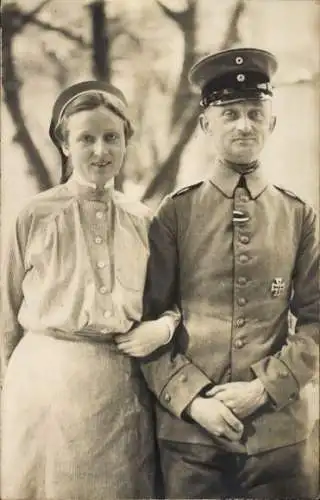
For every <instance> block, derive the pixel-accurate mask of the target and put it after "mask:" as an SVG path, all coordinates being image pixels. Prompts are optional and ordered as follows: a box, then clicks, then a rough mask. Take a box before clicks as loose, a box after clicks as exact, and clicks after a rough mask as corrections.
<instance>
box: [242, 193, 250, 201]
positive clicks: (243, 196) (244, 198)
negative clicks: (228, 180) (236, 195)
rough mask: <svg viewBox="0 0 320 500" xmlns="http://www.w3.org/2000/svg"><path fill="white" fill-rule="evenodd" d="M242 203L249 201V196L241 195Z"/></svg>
mask: <svg viewBox="0 0 320 500" xmlns="http://www.w3.org/2000/svg"><path fill="white" fill-rule="evenodd" d="M240 201H243V202H247V201H249V196H247V195H246V194H243V195H241V196H240Z"/></svg>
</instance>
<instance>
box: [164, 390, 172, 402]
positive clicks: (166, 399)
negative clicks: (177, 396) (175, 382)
mask: <svg viewBox="0 0 320 500" xmlns="http://www.w3.org/2000/svg"><path fill="white" fill-rule="evenodd" d="M163 399H164V400H165V402H166V403H169V401H171V396H170V394H168V393H167V392H166V393H165V395H164V398H163Z"/></svg>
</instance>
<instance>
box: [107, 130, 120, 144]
mask: <svg viewBox="0 0 320 500" xmlns="http://www.w3.org/2000/svg"><path fill="white" fill-rule="evenodd" d="M118 139H119V135H118V134H116V133H114V132H109V133H108V134H105V135H104V140H105V141H106V142H109V143H110V142H117V140H118Z"/></svg>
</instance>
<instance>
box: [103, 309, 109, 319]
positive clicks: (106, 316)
mask: <svg viewBox="0 0 320 500" xmlns="http://www.w3.org/2000/svg"><path fill="white" fill-rule="evenodd" d="M103 316H104V318H106V319H108V318H110V316H111V311H104V313H103Z"/></svg>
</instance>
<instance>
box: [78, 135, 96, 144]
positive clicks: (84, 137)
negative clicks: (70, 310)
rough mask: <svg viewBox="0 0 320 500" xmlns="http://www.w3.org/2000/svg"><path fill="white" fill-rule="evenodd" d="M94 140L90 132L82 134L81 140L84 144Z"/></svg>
mask: <svg viewBox="0 0 320 500" xmlns="http://www.w3.org/2000/svg"><path fill="white" fill-rule="evenodd" d="M93 141H94V138H93V136H92V135H90V134H83V135H81V136H80V142H83V143H84V144H92V143H93Z"/></svg>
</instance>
